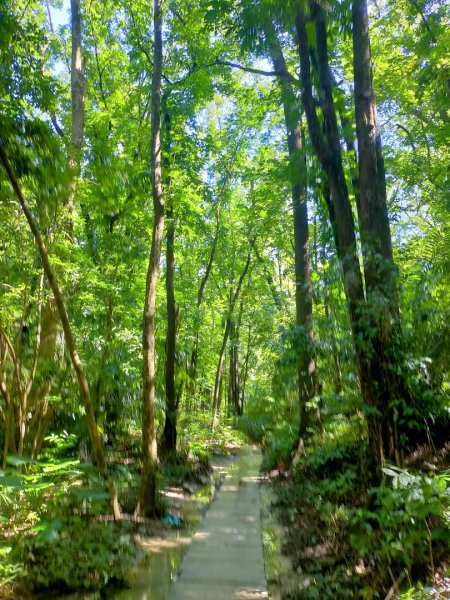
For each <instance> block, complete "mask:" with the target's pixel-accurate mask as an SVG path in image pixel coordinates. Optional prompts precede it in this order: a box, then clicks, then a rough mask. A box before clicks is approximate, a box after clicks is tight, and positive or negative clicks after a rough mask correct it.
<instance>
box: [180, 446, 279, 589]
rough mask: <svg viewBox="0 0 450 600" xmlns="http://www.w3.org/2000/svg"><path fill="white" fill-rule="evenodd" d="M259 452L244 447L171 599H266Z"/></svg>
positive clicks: (196, 542) (216, 500) (198, 535)
mask: <svg viewBox="0 0 450 600" xmlns="http://www.w3.org/2000/svg"><path fill="white" fill-rule="evenodd" d="M260 466H261V452H260V450H259V449H258V448H256V447H254V446H244V447H243V448H242V449H241V451H240V453H239V455H238V456H237V458H236V462H235V465H234V466H233V468H232V469H231V470H230V472H229V474H228V475H227V477H226V478H225V481H224V482H223V484H222V486H221V488H220V490H219V492H218V494H217V498H216V499H215V500H214V502H213V504H212V506H211V508H210V509H209V511H208V513H207V514H206V517H205V520H204V521H203V524H202V526H201V527H200V528H199V530H198V531H197V533H196V534H195V536H194V538H193V540H192V543H191V545H190V547H189V550H188V552H187V554H186V556H185V558H184V561H183V563H182V565H181V571H180V574H179V577H178V580H177V581H176V582H174V583H173V584H172V587H171V589H170V591H169V600H190V599H192V600H194V599H195V600H237V599H242V600H257V599H259V598H268V597H269V596H268V594H267V586H266V578H265V575H264V561H263V551H262V542H261V528H260V512H259V511H260V504H259V482H258V476H259V469H260Z"/></svg>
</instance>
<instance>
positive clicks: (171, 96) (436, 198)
mask: <svg viewBox="0 0 450 600" xmlns="http://www.w3.org/2000/svg"><path fill="white" fill-rule="evenodd" d="M449 17H450V12H449V7H448V5H446V3H445V2H435V1H431V0H389V1H388V0H379V1H378V0H377V1H376V2H370V3H368V2H367V0H342V1H341V0H331V2H324V1H318V0H286V1H284V2H280V1H277V0H190V1H189V2H183V1H182V0H153V2H152V3H150V2H142V1H141V0H135V1H126V0H120V1H112V0H90V1H89V2H85V1H84V0H70V2H69V1H68V0H64V1H60V0H45V1H43V0H14V1H11V0H0V123H1V128H0V163H1V164H0V392H1V395H0V447H1V451H2V454H1V457H2V458H1V464H2V467H1V470H0V528H1V529H0V534H1V536H4V539H3V538H0V542H1V543H0V554H3V552H2V548H7V549H8V550H7V552H6V550H5V556H6V554H7V553H8V556H9V552H10V550H11V548H12V546H11V545H10V543H9V542H8V541H7V540H8V538H11V537H12V538H13V539H14V540H15V542H14V547H16V546H17V548H19V550H17V549H16V550H14V552H16V554H15V555H14V552H12V554H11V556H10V558H11V561H10V562H9V563H8V564H7V565H6V566H5V567H2V566H1V565H0V595H1V589H2V588H1V585H2V583H3V582H5V585H6V584H8V582H10V581H13V580H15V579H16V578H20V577H21V576H22V575H23V569H27V568H31V567H30V565H29V564H28V565H27V560H28V559H27V558H26V557H27V556H28V558H29V556H30V554H32V550H30V548H32V547H33V546H32V544H33V539H37V538H36V531H38V529H36V527H37V525H39V523H44V522H45V523H49V522H51V519H52V518H58V519H61V520H62V521H64V519H65V521H64V523H67V524H68V525H67V526H68V527H69V526H70V527H72V526H74V525H73V518H74V514H78V512H77V511H78V508H74V506H75V504H76V503H74V504H73V505H71V504H70V502H68V503H65V501H64V502H63V501H62V500H61V497H62V495H64V494H66V493H67V490H68V489H69V488H70V485H71V483H70V482H72V481H74V480H75V479H76V477H75V475H74V474H73V472H72V468H74V469H75V468H77V467H75V466H74V465H75V463H76V462H77V460H80V461H81V462H82V463H84V462H86V461H87V463H88V464H89V465H90V467H89V468H88V471H87V472H86V473H84V475H83V477H84V478H85V480H83V481H84V484H83V485H85V486H86V489H91V492H92V493H94V496H92V495H91V496H89V498H90V501H92V502H93V503H94V504H95V501H96V500H98V501H99V502H100V501H102V502H103V504H102V506H101V508H99V509H98V510H99V511H100V512H105V511H106V512H111V513H112V514H113V515H114V518H115V519H116V520H119V519H120V517H121V514H123V513H126V512H129V513H134V514H135V515H139V516H140V517H142V518H150V517H151V518H154V517H155V516H159V515H160V512H161V509H160V501H159V492H160V489H161V485H162V484H161V477H162V478H163V479H164V476H163V475H161V473H163V474H164V473H165V471H164V469H165V468H166V467H167V465H172V467H173V464H178V462H177V461H181V462H183V461H185V462H186V461H187V462H189V461H191V460H194V461H197V462H200V463H201V462H202V461H203V460H206V459H207V457H208V456H209V454H210V452H211V450H212V448H217V447H219V446H220V447H221V448H222V449H223V448H224V446H226V445H227V440H228V442H229V441H230V440H234V436H237V439H239V440H242V439H243V436H247V438H248V439H250V440H252V441H254V442H257V443H261V444H262V446H263V448H264V468H265V470H266V471H267V472H270V471H271V470H273V469H276V470H278V474H279V475H280V476H281V475H282V474H283V473H284V472H285V470H286V471H287V470H289V473H290V477H289V483H288V484H286V485H288V486H290V487H288V488H286V487H283V486H281V487H280V488H279V489H278V492H277V493H278V494H279V502H280V503H281V505H282V507H283V511H284V514H285V515H286V514H288V513H289V514H291V513H290V512H289V511H293V512H292V514H296V515H297V517H293V520H292V523H294V521H295V523H297V525H298V522H299V518H298V514H300V513H301V512H302V510H307V511H308V514H309V515H311V514H314V515H315V517H314V518H313V517H311V523H309V527H310V529H309V530H308V529H307V532H308V531H309V534H310V532H311V531H312V530H315V529H314V528H315V527H318V522H319V521H320V519H322V520H323V525H322V527H321V528H319V534H318V535H319V538H320V536H321V535H323V532H324V531H327V530H328V531H329V532H330V531H331V532H333V531H334V532H335V534H336V535H335V538H333V544H336V547H335V551H334V556H335V559H336V561H337V563H336V565H335V567H333V568H336V570H335V571H332V570H331V571H330V569H329V571H328V572H327V573H328V574H327V575H324V573H325V571H324V570H323V569H325V567H323V569H322V567H321V569H322V571H321V573H322V574H321V575H320V577H322V579H323V581H322V580H321V579H320V577H319V579H318V580H317V581H319V583H317V586H319V587H317V589H322V588H320V585H323V590H326V589H329V590H331V588H330V586H329V581H328V580H327V579H326V577H327V576H329V577H331V578H332V579H333V578H334V579H335V580H338V581H341V580H340V579H339V578H340V577H341V578H342V581H344V580H345V582H344V583H342V586H343V587H342V590H344V591H342V590H341V589H340V588H339V590H338V591H336V590H334V591H330V592H329V593H330V594H334V595H330V596H326V595H323V594H325V593H326V592H325V591H323V590H322V591H321V592H320V595H319V596H314V593H313V592H312V591H311V589H310V588H309V587H308V586H306V587H305V589H304V591H303V592H302V593H304V595H299V596H289V597H292V598H294V597H299V598H300V597H302V598H303V597H305V598H314V597H321V598H328V597H330V598H332V597H333V598H347V597H355V598H356V597H361V598H375V597H385V595H386V594H388V596H386V597H387V598H388V597H393V596H392V595H391V596H389V593H390V590H391V589H392V594H394V593H400V590H403V589H404V588H405V586H407V585H408V583H409V588H410V589H411V590H414V586H415V585H416V584H417V582H419V581H420V582H424V583H425V582H426V581H428V582H430V581H431V582H433V580H434V579H433V578H436V577H438V576H439V577H441V576H442V577H443V576H444V573H445V564H448V562H447V563H446V561H448V541H449V519H448V515H449V493H448V490H449V481H450V475H449V470H448V469H449V448H450V446H449V444H450V441H449V436H448V432H449V429H450V415H449V407H450V403H449V396H450V327H449V323H450V296H449V284H450V219H449V214H450V188H449V171H448V165H449V164H450V152H449V144H448V141H449V137H450V125H449V117H450V110H449V107H450V102H449V100H450V98H449V96H450V93H449V92H450V90H449V81H450V60H449V53H448V48H449V47H450V33H449V31H450V29H449ZM118 456H120V457H121V458H120V460H118V459H117V457H118ZM124 457H125V458H126V461H125V463H123V464H122V463H121V461H122V459H124ZM116 459H117V460H116ZM128 459H129V460H130V461H132V464H133V467H132V468H131V467H130V469H131V470H130V471H127V468H126V467H124V466H123V465H124V464H125V465H126V464H129V463H128V462H127V460H128ZM68 460H69V461H70V460H74V461H75V462H74V463H73V465H72V463H71V464H70V465H69V463H67V461H68ZM61 461H62V462H61ZM51 464H53V465H54V469H55V471H54V472H55V474H58V473H60V475H58V476H57V477H56V479H57V480H58V481H56V479H55V481H54V482H52V485H53V484H54V485H55V490H54V491H53V492H52V491H50V490H49V489H48V488H47V487H46V486H45V485H44V483H45V481H46V477H48V476H49V472H51V471H48V470H46V469H49V468H50V467H49V465H51ZM424 465H425V466H424ZM172 467H171V468H172ZM60 469H61V471H60ZM127 473H128V474H127ZM77 477H78V475H77ZM80 477H81V475H80ZM30 478H31V479H30ZM127 478H128V479H127ZM125 481H128V483H126V484H125ZM38 482H40V483H39V485H41V484H42V486H43V487H42V488H39V486H38ZM93 482H94V483H93ZM130 482H132V483H130ZM30 485H34V486H36V485H37V486H38V487H37V488H30ZM283 485H284V484H283ZM302 486H303V489H304V490H306V491H305V492H304V497H303V498H302V497H301V496H302V494H301V493H300V492H299V489H301V488H302ZM125 488H126V489H127V490H128V491H127V492H125V491H124V489H125ZM38 489H42V492H38V491H37V490H38ZM130 489H132V492H130ZM92 490H94V491H92ZM99 490H100V491H99ZM408 490H409V491H408ZM411 490H416V491H417V490H420V493H419V492H417V493H418V494H419V496H420V498H421V499H422V503H420V502H419V503H418V504H414V502H413V500H412V496H411V493H412V492H411ZM91 492H90V493H91ZM95 493H97V494H100V496H97V497H96V500H92V498H95ZM52 494H53V495H52ZM101 494H103V496H101ZM127 494H128V496H127ZM416 496H417V494H416ZM316 497H320V498H322V500H321V502H323V506H322V505H321V506H316V508H315V509H314V510H313V509H312V508H311V507H313V506H314V499H315V498H316ZM21 498H22V500H23V498H26V502H25V503H23V502H22V508H20V509H19V506H20V504H21V500H20V499H21ZM416 499H417V497H416ZM302 503H303V504H302ZM47 504H48V506H49V507H50V508H46V505H47ZM124 505H127V507H128V508H126V510H125V509H124ZM302 506H303V508H301V507H302ZM305 507H306V509H305ZM308 507H309V508H308ZM339 507H341V508H342V511H341V512H339V511H340V510H341V508H339ZM424 507H428V508H424ZM391 509H392V510H391ZM49 511H50V512H49ZM73 511H75V512H73ZM296 511H297V512H296ZM395 511H397V512H395ZM344 513H345V514H344ZM394 513H395V514H396V515H398V519H397V521H396V520H395V518H394V517H393V516H392V514H394ZM336 515H338V516H336ZM91 516H92V515H85V517H84V518H86V519H88V518H90V517H91ZM71 519H72V520H71ZM296 519H297V520H296ZM339 519H341V521H340V520H339ZM331 523H332V524H333V525H331ZM375 523H376V525H375ZM297 525H295V524H293V525H292V527H291V525H289V527H290V528H291V538H292V539H291V541H290V542H289V544H291V545H290V546H289V544H288V546H289V548H287V549H286V551H287V552H290V553H291V554H293V555H294V556H295V557H296V558H295V559H294V563H295V561H299V564H303V563H301V560H302V558H301V557H302V554H301V551H300V550H299V548H298V547H294V548H293V547H292V546H295V544H293V542H292V540H293V539H295V536H296V535H297V538H298V536H299V535H300V534H299V532H298V529H296V527H297ZM339 530H342V531H344V532H345V533H343V534H342V537H341V538H339V536H338V534H337V531H339ZM309 534H308V533H307V534H306V535H307V536H308V535H309ZM58 535H59V534H58ZM303 535H305V534H303ZM38 537H39V536H38ZM338 538H339V539H338ZM2 539H3V541H2ZM298 539H300V538H298ZM320 539H321V538H320ZM5 540H6V541H5ZM303 541H304V542H305V543H306V540H303ZM16 542H17V543H16ZM108 543H109V542H108V539H106V540H105V546H108ZM299 543H300V542H299ZM318 543H319V542H318ZM327 543H328V542H327ZM446 546H447V550H445V548H446ZM336 548H338V550H336ZM371 548H373V549H374V552H375V553H377V556H378V557H379V562H380V564H379V566H378V567H375V566H374V565H373V564H371V563H370V560H369V558H368V555H369V554H370V552H369V550H370V549H371ZM27 549H28V550H27ZM28 551H29V554H27V552H28ZM115 551H116V550H114V549H113V550H112V552H115ZM345 552H347V554H348V556H351V557H352V558H351V559H349V560H350V561H353V563H352V564H354V565H359V564H362V563H364V564H365V566H364V569H363V570H362V571H361V572H358V571H355V572H353V571H352V575H351V576H348V577H347V575H345V569H344V568H343V567H342V560H341V562H339V561H338V559H337V558H336V557H339V556H340V553H341V554H342V555H343V554H345ZM116 558H117V557H116V556H115V558H114V560H113V559H111V558H105V561H106V562H107V563H108V561H109V564H110V565H112V564H114V565H116V563H115V562H114V561H115V560H116ZM341 558H342V557H341ZM8 560H9V559H8ZM130 560H131V559H130ZM361 561H362V562H361ZM50 563H51V561H50ZM333 564H334V563H333ZM8 565H9V566H8ZM386 565H387V566H386ZM443 565H444V566H443ZM40 568H42V569H43V572H45V568H43V567H40ZM111 568H112V567H111ZM114 568H115V569H116V566H115V567H114ZM308 568H312V567H311V565H309V567H308ZM327 568H328V567H327ZM352 568H353V567H352ZM355 568H356V567H355ZM361 568H362V567H361ZM339 569H340V570H339ZM349 569H350V567H349ZM124 570H126V568H125V567H124ZM325 570H326V569H325ZM338 571H339V575H336V573H338ZM347 571H348V572H350V571H351V569H350V571H349V570H347ZM330 573H331V574H330ZM355 573H357V575H355ZM405 573H406V575H405ZM80 577H81V580H83V575H81V576H80ZM358 577H359V579H358ZM100 578H101V577H100ZM31 579H32V578H31V576H30V581H31ZM88 579H89V578H88ZM119 579H120V577H119ZM85 580H86V579H85ZM90 580H91V583H92V582H93V581H94V582H96V583H95V585H97V583H98V581H99V578H98V577H97V576H96V577H93V578H92V577H91V579H90ZM108 580H109V579H108V577H106V581H105V584H106V583H107V582H108ZM33 581H34V579H33ZM48 581H49V586H51V585H53V584H52V583H51V581H52V580H51V579H49V580H48ZM55 581H56V583H55V582H53V583H54V585H55V586H56V587H58V585H61V581H59V580H55ZM320 581H322V583H320ZM38 584H39V577H37V578H36V589H38V588H39V585H38ZM41 584H42V582H41ZM339 585H340V584H339ZM64 586H65V587H66V588H68V589H72V588H73V589H77V586H78V583H77V582H67V581H66V582H65V583H64V585H63V587H64ZM327 586H328V587H327ZM93 587H94V588H95V586H93ZM100 587H101V586H100ZM5 589H6V588H5ZM345 590H347V591H348V590H351V591H348V593H347V591H345ZM355 590H359V591H355ZM367 590H372V592H369V591H367ZM316 591H317V590H316ZM327 593H328V592H327ZM371 593H373V595H370V594H371ZM413 593H414V592H413V591H411V594H413ZM308 594H312V595H308ZM345 594H347V595H345ZM352 594H356V595H352ZM358 594H359V595H358ZM364 594H365V595H364ZM382 594H384V595H382ZM286 597H288V596H286ZM404 597H405V598H406V597H413V596H412V595H411V596H404ZM417 597H422V596H417Z"/></svg>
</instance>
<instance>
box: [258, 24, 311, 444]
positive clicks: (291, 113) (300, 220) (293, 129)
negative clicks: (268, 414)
mask: <svg viewBox="0 0 450 600" xmlns="http://www.w3.org/2000/svg"><path fill="white" fill-rule="evenodd" d="M266 34H267V38H268V41H269V49H270V54H271V58H272V63H273V66H274V69H275V71H277V72H278V73H285V74H286V76H283V75H278V82H279V85H280V88H281V97H282V103H283V110H284V118H285V124H286V133H287V142H288V152H289V160H290V178H291V186H292V208H293V217H294V252H295V307H296V320H295V323H296V326H297V328H298V333H299V336H300V339H299V345H300V349H299V360H298V375H297V377H298V401H299V407H300V429H299V435H300V438H302V437H304V435H305V434H306V429H307V427H308V422H309V411H308V409H307V402H308V401H309V400H311V398H312V397H313V396H315V394H316V391H317V374H316V361H315V357H314V354H313V352H312V350H311V345H312V342H313V331H312V299H311V264H310V242H309V231H308V205H307V168H306V153H305V150H304V144H303V140H302V132H301V113H300V109H299V106H298V102H297V98H296V97H295V93H294V90H293V89H292V84H291V80H290V78H288V77H287V73H288V72H287V67H286V61H285V59H284V55H283V51H282V48H281V45H280V43H279V40H278V38H277V34H276V31H275V28H274V27H273V25H272V23H270V24H268V25H267V27H266Z"/></svg>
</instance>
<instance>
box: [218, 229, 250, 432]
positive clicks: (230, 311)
mask: <svg viewBox="0 0 450 600" xmlns="http://www.w3.org/2000/svg"><path fill="white" fill-rule="evenodd" d="M253 244H254V241H253V240H252V241H251V245H252V246H253ZM250 259H251V253H250V252H249V253H248V256H247V260H246V262H245V265H244V269H243V271H242V273H241V276H240V277H239V281H238V284H237V287H236V290H235V291H234V293H232V292H231V294H230V304H229V307H228V312H227V317H226V321H225V330H224V333H223V338H222V345H221V347H220V352H219V362H218V364H217V370H216V378H215V382H214V393H213V406H212V412H213V428H214V427H215V426H216V425H217V421H218V416H219V408H220V391H221V387H222V375H223V367H224V364H225V350H226V347H227V342H228V336H229V334H230V327H231V319H232V316H233V312H234V307H235V306H236V302H237V300H238V298H239V294H240V293H241V288H242V283H243V281H244V279H245V277H246V275H247V271H248V268H249V266H250Z"/></svg>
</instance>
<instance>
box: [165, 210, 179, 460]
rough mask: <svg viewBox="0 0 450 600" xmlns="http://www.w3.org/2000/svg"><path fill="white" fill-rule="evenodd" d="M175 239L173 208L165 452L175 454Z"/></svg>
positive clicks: (169, 214) (169, 246)
mask: <svg viewBox="0 0 450 600" xmlns="http://www.w3.org/2000/svg"><path fill="white" fill-rule="evenodd" d="M174 238H175V224H174V217H173V207H172V205H171V204H169V206H168V208H167V237H166V249H167V251H166V261H167V265H166V294H167V337H166V410H165V413H166V420H165V424H164V432H163V439H164V442H163V444H164V451H165V452H168V453H170V452H175V450H176V447H177V397H176V389H175V344H176V307H175V292H174V282H173V277H174V264H175V260H174Z"/></svg>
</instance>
